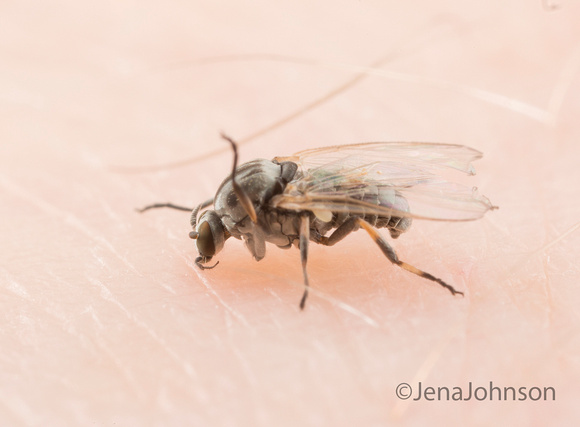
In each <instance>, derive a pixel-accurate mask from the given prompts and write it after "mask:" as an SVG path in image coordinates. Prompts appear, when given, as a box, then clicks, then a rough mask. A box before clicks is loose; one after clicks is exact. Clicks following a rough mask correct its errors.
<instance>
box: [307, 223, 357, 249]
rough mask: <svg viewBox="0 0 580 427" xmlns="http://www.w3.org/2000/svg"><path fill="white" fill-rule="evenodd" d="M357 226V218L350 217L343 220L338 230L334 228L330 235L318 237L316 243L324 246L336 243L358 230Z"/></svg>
mask: <svg viewBox="0 0 580 427" xmlns="http://www.w3.org/2000/svg"><path fill="white" fill-rule="evenodd" d="M357 228H358V223H357V218H354V217H353V218H350V219H348V220H346V221H345V222H343V223H342V224H341V225H340V226H339V227H338V228H337V229H336V230H334V231H333V232H332V234H331V235H330V236H328V237H326V236H321V237H320V238H319V239H316V243H319V244H321V245H324V246H333V245H336V244H337V243H338V242H340V241H341V240H342V239H344V238H345V237H346V236H348V235H349V234H350V233H352V232H353V231H356V229H357Z"/></svg>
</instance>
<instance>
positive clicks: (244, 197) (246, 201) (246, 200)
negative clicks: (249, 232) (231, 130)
mask: <svg viewBox="0 0 580 427" xmlns="http://www.w3.org/2000/svg"><path fill="white" fill-rule="evenodd" d="M221 137H222V138H223V139H225V140H226V141H228V142H229V143H230V144H231V145H232V149H233V150H234V167H233V168H232V186H233V187H234V193H235V194H236V197H237V198H238V200H239V201H240V203H241V205H242V207H243V208H244V211H245V212H246V213H247V214H248V216H249V217H250V219H251V220H252V222H253V223H254V224H255V223H256V222H258V215H256V210H255V209H254V205H253V204H252V200H251V199H250V196H248V194H247V193H246V192H245V191H244V189H243V188H242V187H240V185H239V184H238V182H237V181H236V168H237V167H238V147H237V145H236V143H235V142H234V140H233V139H231V138H230V137H229V136H227V135H226V134H224V133H222V134H221Z"/></svg>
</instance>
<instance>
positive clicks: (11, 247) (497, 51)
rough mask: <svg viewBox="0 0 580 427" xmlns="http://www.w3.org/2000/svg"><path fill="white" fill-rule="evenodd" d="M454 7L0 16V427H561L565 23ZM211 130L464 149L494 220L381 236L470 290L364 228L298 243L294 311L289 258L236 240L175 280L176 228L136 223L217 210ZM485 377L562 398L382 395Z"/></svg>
mask: <svg viewBox="0 0 580 427" xmlns="http://www.w3.org/2000/svg"><path fill="white" fill-rule="evenodd" d="M469 3H471V4H469V5H467V4H466V2H460V1H444V2H427V1H419V2H413V3H410V2H344V4H342V3H341V4H339V3H336V2H316V4H313V3H312V2H291V3H290V2H289V3H287V4H284V5H282V4H281V3H278V2H261V3H253V4H252V5H251V6H250V5H248V4H247V3H243V4H242V2H219V3H218V2H211V4H210V3H209V2H183V3H176V4H172V5H171V6H170V7H168V6H167V5H166V3H162V2H149V3H147V5H146V6H145V5H140V4H137V3H136V4H129V3H120V4H114V5H113V4H104V3H103V4H100V3H98V4H95V3H94V2H50V1H48V2H42V6H37V7H34V8H31V7H30V5H28V6H27V5H25V4H24V3H21V2H18V3H16V2H14V3H11V4H4V5H2V6H0V11H1V12H2V16H3V17H4V19H5V22H4V23H3V25H2V29H1V30H0V31H1V32H0V34H1V35H0V70H1V71H0V108H1V111H2V113H3V119H2V121H1V122H0V138H1V141H2V144H1V147H2V148H1V150H2V151H1V155H0V200H1V202H0V210H1V211H2V219H3V221H2V223H1V235H2V244H1V245H0V251H1V255H0V289H1V292H2V297H1V298H0V304H1V306H0V313H2V320H1V323H0V325H1V326H0V346H1V348H2V352H1V357H0V424H2V425H43V426H46V425H115V424H116V425H123V426H128V425H135V426H137V425H138V426H142V425H238V426H245V425H248V426H250V425H251V426H270V425H305V426H310V425H332V426H336V425H345V426H346V425H355V423H356V425H367V426H379V425H387V424H395V425H397V424H398V425H425V424H426V423H429V425H500V424H501V425H565V424H566V423H568V422H570V420H573V419H578V418H579V411H578V409H577V407H578V405H577V403H576V402H577V401H578V398H580V393H579V392H578V385H577V381H579V380H580V375H579V371H580V359H579V357H580V356H579V355H580V336H579V329H580V328H579V315H578V308H577V307H578V306H579V304H580V296H579V287H578V279H579V274H578V257H579V255H580V254H579V248H580V244H579V242H578V241H579V236H580V233H579V232H578V228H579V224H580V222H579V221H580V209H579V201H578V190H577V188H578V182H580V172H579V168H578V162H579V160H580V156H579V153H580V148H578V147H579V146H578V141H579V138H580V126H579V124H578V119H577V118H578V113H579V111H578V110H579V109H580V79H579V77H578V74H579V69H580V28H578V25H577V23H578V18H579V17H580V5H579V4H577V3H575V2H561V3H558V4H556V6H558V7H556V8H554V9H553V10H552V9H550V7H549V6H550V5H549V4H548V3H544V4H543V3H541V2H539V1H538V2H517V1H513V0H507V1H506V0H502V1H495V0H494V1H491V2H479V3H481V5H478V6H474V5H475V4H476V2H469ZM378 61H379V62H380V65H379V66H376V67H375V66H373V64H375V65H376V64H377V62H378ZM361 73H362V74H361ZM339 88H342V89H339ZM220 131H224V132H227V133H228V134H229V135H230V136H231V137H233V138H234V139H236V140H238V141H240V142H241V144H240V156H241V161H247V160H251V159H254V158H272V157H274V156H277V155H289V154H292V153H293V152H296V151H298V150H301V149H306V148H314V147H319V146H325V145H334V144H345V143H354V142H367V141H429V142H448V143H458V144H465V145H469V146H472V147H474V148H476V149H478V150H480V151H482V152H483V153H484V157H483V158H482V159H481V160H478V161H477V162H476V163H475V165H474V166H475V167H476V169H477V172H478V173H477V175H476V176H475V177H458V179H460V180H461V181H462V182H464V183H466V184H468V185H473V186H478V187H479V189H480V191H481V192H482V193H483V194H485V195H486V196H487V197H489V198H490V200H491V201H492V202H493V203H494V204H495V205H498V206H499V209H498V210H495V211H492V212H488V213H487V214H486V215H485V217H484V218H483V219H481V220H479V221H474V222H463V223H452V222H430V221H419V220H416V221H414V223H413V226H412V228H411V229H410V230H409V231H408V232H407V233H405V234H404V235H402V236H401V237H400V238H399V239H398V240H395V241H392V240H390V239H389V241H390V242H391V244H392V245H393V247H394V248H395V250H396V251H397V252H398V254H399V256H400V258H401V259H402V260H404V261H406V262H408V263H410V264H412V265H415V266H417V267H418V268H421V269H423V270H425V271H427V272H429V273H431V274H433V275H435V276H437V277H441V278H442V279H443V280H445V281H447V282H448V283H450V284H451V285H453V286H454V287H455V288H456V289H458V290H460V291H463V292H464V293H465V296H464V297H461V296H452V295H451V294H450V293H449V292H448V291H446V290H445V289H443V288H441V287H440V286H438V285H437V284H434V283H431V282H429V281H427V280H424V279H421V278H419V277H417V276H414V275H412V274H410V273H408V272H406V271H403V270H401V269H398V268H397V267H396V266H393V265H392V264H390V263H389V262H388V260H387V259H386V258H385V257H384V256H383V255H382V253H381V252H380V250H379V248H378V247H377V246H376V245H375V244H374V243H373V242H372V240H371V239H370V238H369V236H368V235H366V233H364V231H358V232H357V233H356V234H353V235H352V236H349V237H348V238H346V239H345V240H344V241H343V242H340V244H338V245H336V246H334V247H330V248H329V247H320V246H317V245H314V244H313V245H311V246H310V256H309V262H308V271H309V275H310V281H311V285H312V292H311V294H310V297H309V299H308V301H307V303H306V307H305V309H304V310H303V311H300V309H299V307H298V303H299V301H300V297H301V295H302V291H303V287H302V286H303V285H302V283H303V282H302V272H301V267H300V256H299V252H298V251H297V250H295V249H292V250H287V251H284V250H281V249H278V248H275V247H268V253H267V255H266V258H265V259H264V260H262V261H260V262H259V263H258V262H255V261H254V260H252V258H251V256H250V254H249V252H247V250H246V249H245V248H244V247H243V244H242V243H241V242H239V241H234V240H233V239H230V240H228V241H227V242H226V245H225V248H224V250H223V251H222V252H221V253H220V254H219V255H218V256H217V257H216V260H219V261H220V264H219V265H218V267H217V268H215V269H213V270H206V271H201V270H199V269H197V268H196V267H195V265H194V259H195V257H196V256H197V252H196V248H195V245H194V243H193V242H192V241H191V240H190V239H189V238H188V232H189V231H190V230H189V215H188V214H187V213H185V212H179V211H171V210H158V211H150V212H147V213H146V214H142V215H141V214H139V213H137V212H136V210H135V209H136V208H139V207H143V206H144V205H147V204H150V203H153V202H167V201H170V202H174V203H177V204H181V205H190V206H193V205H195V204H197V203H200V202H202V201H204V200H206V199H208V198H210V197H212V196H213V195H214V194H215V190H216V189H217V188H218V186H219V184H220V183H221V181H222V180H223V179H224V178H225V177H226V176H227V175H228V173H229V172H230V168H231V163H232V155H231V152H230V151H229V150H228V146H227V144H226V143H225V142H224V141H223V140H221V139H220V137H219V132H220ZM212 153H215V154H212ZM411 209H412V207H411ZM383 235H384V236H388V233H386V232H385V231H384V230H383ZM490 381H491V382H493V385H494V386H497V387H501V388H503V387H514V388H516V389H517V388H519V387H527V388H531V387H540V388H542V389H543V388H544V387H553V388H554V390H555V394H556V399H555V401H552V400H551V399H549V400H547V401H543V400H540V401H530V399H528V400H526V401H523V402H522V401H511V400H510V401H507V402H497V401H496V400H497V399H494V401H491V402H490V401H489V399H487V400H484V401H477V400H476V399H475V398H472V399H471V400H470V401H452V400H450V401H446V400H443V401H437V400H435V401H427V400H425V399H422V400H421V401H414V400H412V399H410V400H401V399H399V398H397V396H396V394H395V391H396V387H397V385H398V384H400V383H409V385H410V386H411V387H413V389H414V390H415V391H416V390H417V388H418V384H419V382H420V383H421V384H422V388H423V389H425V388H426V387H429V386H431V387H434V388H437V387H445V386H446V387H448V388H450V389H452V388H453V387H462V388H463V389H464V390H465V393H467V390H468V387H469V383H470V382H471V383H472V384H473V387H474V388H475V387H480V386H482V387H486V388H489V383H490ZM414 396H415V394H413V397H414Z"/></svg>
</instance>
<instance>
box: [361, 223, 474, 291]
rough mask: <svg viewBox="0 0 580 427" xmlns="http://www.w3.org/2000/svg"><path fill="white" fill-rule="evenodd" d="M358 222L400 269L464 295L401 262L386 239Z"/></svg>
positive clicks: (368, 226)
mask: <svg viewBox="0 0 580 427" xmlns="http://www.w3.org/2000/svg"><path fill="white" fill-rule="evenodd" d="M357 220H358V223H359V224H360V226H361V227H362V228H364V229H365V230H366V231H367V233H369V235H370V236H371V238H372V239H373V240H374V241H375V243H376V244H377V245H379V248H381V251H383V253H384V254H385V256H386V257H387V258H388V259H389V261H391V262H392V263H393V264H396V265H398V266H399V267H401V268H403V269H405V270H407V271H410V272H411V273H413V274H416V275H417V276H420V277H423V278H424V279H427V280H431V281H433V282H437V283H439V284H440V285H441V286H443V287H444V288H445V289H447V290H448V291H449V292H451V294H453V295H455V294H460V295H463V292H460V291H457V290H455V288H454V287H453V286H451V285H448V284H447V283H445V282H444V281H443V280H441V279H438V278H437V277H435V276H433V275H431V274H429V273H426V272H424V271H422V270H419V269H418V268H416V267H413V266H412V265H410V264H407V263H406V262H403V261H401V260H399V257H397V254H396V253H395V250H394V249H393V248H392V247H391V246H390V245H389V244H388V243H387V241H386V240H385V238H384V237H383V236H381V234H380V233H379V232H378V231H377V230H376V229H375V228H374V227H373V226H371V225H370V224H369V223H368V222H366V221H365V220H364V219H361V218H357Z"/></svg>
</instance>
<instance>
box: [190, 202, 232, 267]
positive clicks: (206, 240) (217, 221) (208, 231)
mask: <svg viewBox="0 0 580 427" xmlns="http://www.w3.org/2000/svg"><path fill="white" fill-rule="evenodd" d="M189 237H190V238H192V239H195V242H196V246H197V250H198V252H199V257H197V258H196V260H195V264H196V265H197V266H198V267H199V268H201V269H202V270H205V269H209V268H214V267H215V266H216V265H217V264H218V263H217V262H216V263H215V264H214V265H212V266H210V267H207V266H205V265H204V264H205V263H208V262H209V261H211V259H212V258H213V257H214V255H215V254H217V253H218V252H219V251H221V250H222V248H223V247H224V242H225V241H226V239H227V238H228V237H229V234H228V233H227V231H226V229H225V227H224V225H223V223H222V220H221V218H220V217H219V215H218V214H217V213H216V212H215V211H212V210H208V211H205V212H204V213H203V214H202V215H201V217H200V218H199V222H198V223H197V226H196V229H195V231H192V232H190V233H189ZM218 262H219V261H218Z"/></svg>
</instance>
